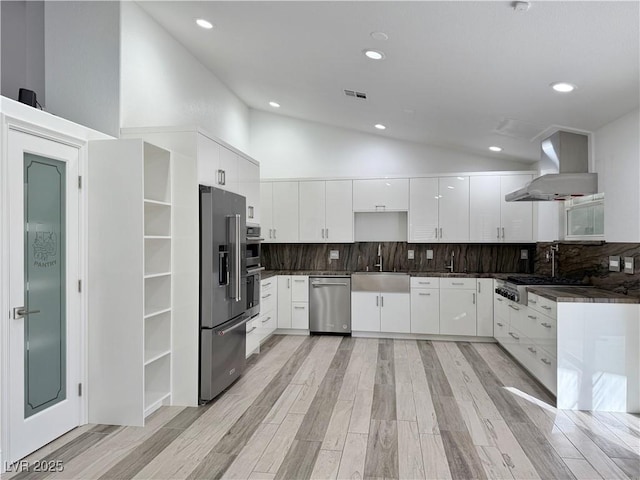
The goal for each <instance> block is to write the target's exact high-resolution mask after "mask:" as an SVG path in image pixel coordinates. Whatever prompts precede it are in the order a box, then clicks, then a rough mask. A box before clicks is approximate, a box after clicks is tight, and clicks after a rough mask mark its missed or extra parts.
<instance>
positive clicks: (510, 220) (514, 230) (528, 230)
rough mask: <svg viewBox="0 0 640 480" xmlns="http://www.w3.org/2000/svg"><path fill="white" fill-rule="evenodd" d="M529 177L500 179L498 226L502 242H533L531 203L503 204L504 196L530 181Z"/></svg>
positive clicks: (506, 176) (510, 176)
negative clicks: (499, 224) (499, 219)
mask: <svg viewBox="0 0 640 480" xmlns="http://www.w3.org/2000/svg"><path fill="white" fill-rule="evenodd" d="M531 178H532V176H531V175H504V176H502V177H500V199H501V205H502V207H501V212H500V217H501V219H502V222H501V223H502V224H501V226H500V228H501V229H502V230H501V232H500V233H501V236H502V241H504V242H532V241H533V203H532V202H505V201H504V196H505V195H506V194H507V193H510V192H512V191H514V190H517V189H518V188H522V187H523V186H524V185H525V184H526V183H528V182H530V181H531Z"/></svg>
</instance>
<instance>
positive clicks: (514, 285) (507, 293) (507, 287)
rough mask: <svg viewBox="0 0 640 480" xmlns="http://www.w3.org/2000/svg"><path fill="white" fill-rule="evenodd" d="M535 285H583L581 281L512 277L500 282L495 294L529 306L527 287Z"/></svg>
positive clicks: (540, 277) (539, 277)
mask: <svg viewBox="0 0 640 480" xmlns="http://www.w3.org/2000/svg"><path fill="white" fill-rule="evenodd" d="M533 285H538V286H542V285H549V286H553V285H565V286H578V285H583V283H582V282H581V281H580V280H574V279H571V278H557V277H543V276H527V277H524V276H517V275H514V276H511V277H507V279H506V280H499V281H498V282H497V287H496V290H495V292H496V293H497V294H498V295H500V296H502V297H505V298H508V299H509V300H513V301H514V302H517V303H521V304H523V305H526V304H527V287H530V286H533Z"/></svg>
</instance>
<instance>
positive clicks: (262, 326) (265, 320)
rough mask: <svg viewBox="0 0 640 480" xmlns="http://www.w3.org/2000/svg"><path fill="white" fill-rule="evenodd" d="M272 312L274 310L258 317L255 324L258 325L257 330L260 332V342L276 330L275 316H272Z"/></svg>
mask: <svg viewBox="0 0 640 480" xmlns="http://www.w3.org/2000/svg"><path fill="white" fill-rule="evenodd" d="M274 312H275V311H274V310H270V311H268V312H266V313H264V314H261V315H260V316H259V317H258V320H257V322H258V323H259V326H258V330H259V332H260V335H259V337H260V341H262V340H263V339H265V338H266V337H267V336H269V335H270V334H271V333H272V332H273V331H275V329H276V316H275V315H274Z"/></svg>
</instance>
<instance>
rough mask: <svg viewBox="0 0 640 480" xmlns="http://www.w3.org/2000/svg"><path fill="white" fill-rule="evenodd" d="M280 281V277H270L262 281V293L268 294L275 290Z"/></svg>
mask: <svg viewBox="0 0 640 480" xmlns="http://www.w3.org/2000/svg"><path fill="white" fill-rule="evenodd" d="M277 281H278V277H269V278H267V279H265V280H260V292H262V293H267V292H272V291H273V290H275V285H276V282H277Z"/></svg>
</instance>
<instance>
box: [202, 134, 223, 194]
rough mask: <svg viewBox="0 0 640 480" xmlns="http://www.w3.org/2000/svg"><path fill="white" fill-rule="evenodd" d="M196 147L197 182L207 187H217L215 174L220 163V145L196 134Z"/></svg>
mask: <svg viewBox="0 0 640 480" xmlns="http://www.w3.org/2000/svg"><path fill="white" fill-rule="evenodd" d="M197 143H198V146H197V149H198V183H199V184H200V185H207V186H209V187H217V186H218V182H217V178H218V177H217V174H218V168H219V165H220V145H218V144H217V143H216V142H214V141H213V140H211V139H210V138H207V137H205V136H204V135H198V136H197Z"/></svg>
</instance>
